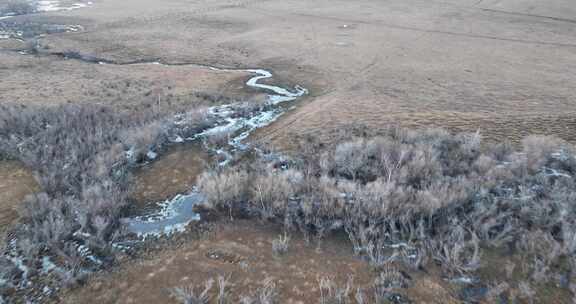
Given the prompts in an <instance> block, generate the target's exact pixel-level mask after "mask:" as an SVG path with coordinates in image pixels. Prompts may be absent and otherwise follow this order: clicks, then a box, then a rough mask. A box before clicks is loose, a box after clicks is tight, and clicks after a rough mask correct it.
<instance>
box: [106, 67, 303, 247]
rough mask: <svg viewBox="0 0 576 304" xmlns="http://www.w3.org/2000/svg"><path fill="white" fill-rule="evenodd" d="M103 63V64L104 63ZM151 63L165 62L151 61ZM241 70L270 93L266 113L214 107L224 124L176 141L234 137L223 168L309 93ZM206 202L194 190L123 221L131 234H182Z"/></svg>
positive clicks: (253, 84) (252, 84) (211, 111)
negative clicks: (197, 207) (288, 104)
mask: <svg viewBox="0 0 576 304" xmlns="http://www.w3.org/2000/svg"><path fill="white" fill-rule="evenodd" d="M100 63H101V64H102V62H100ZM151 64H161V63H159V62H151ZM210 69H213V70H219V71H226V70H225V69H218V68H214V67H210ZM235 71H238V70H235ZM241 71H245V72H248V73H251V74H254V75H255V76H253V77H252V78H250V79H249V80H248V81H247V82H246V86H248V87H251V88H255V89H259V90H264V91H268V94H267V100H266V103H267V107H266V110H262V111H259V112H256V113H254V114H252V115H251V116H249V117H237V115H236V114H237V113H236V112H235V111H234V107H233V105H231V104H227V105H220V106H214V107H211V108H210V109H209V110H208V114H209V115H213V116H215V117H218V118H219V119H220V121H222V123H220V124H218V125H216V126H214V127H212V128H210V129H207V130H205V131H203V132H201V133H198V134H196V135H194V136H192V137H189V138H186V139H181V138H179V139H178V140H176V141H175V142H182V141H193V140H197V139H199V138H201V137H204V136H210V135H212V134H218V133H220V132H227V133H229V134H234V135H233V136H232V137H231V138H230V140H229V141H228V147H226V148H222V149H219V150H217V151H215V152H216V153H217V154H220V155H223V156H224V161H222V162H220V165H221V166H225V165H226V164H227V163H228V162H229V161H230V160H231V159H232V157H233V155H234V153H235V152H236V151H239V150H245V149H247V148H248V144H245V143H243V141H244V139H246V138H247V137H248V136H249V135H250V134H251V133H252V132H253V131H254V130H256V129H258V128H261V127H265V126H267V125H269V124H270V123H272V122H274V121H275V120H276V119H277V118H278V117H280V116H281V115H282V114H284V113H285V108H284V107H282V104H283V103H285V102H290V101H294V100H296V99H298V98H299V97H302V96H304V95H306V94H307V93H308V90H307V89H305V88H303V87H301V86H295V87H294V88H293V89H287V88H283V87H280V86H275V85H269V84H262V83H260V81H261V80H264V79H268V78H271V77H272V76H273V75H272V73H271V72H269V71H266V70H262V69H248V70H241ZM176 119H178V118H176ZM152 153H154V152H152ZM202 200H203V197H202V195H201V194H200V193H199V192H198V191H196V189H192V190H191V192H190V193H188V194H185V195H180V194H179V195H177V196H176V197H174V198H173V199H170V200H167V201H164V202H159V203H156V204H157V206H158V207H159V208H157V209H156V210H157V211H156V212H153V213H152V214H147V215H144V216H136V217H131V218H125V219H123V222H124V223H125V224H126V226H127V228H128V231H130V232H132V233H135V234H136V235H138V236H139V237H142V238H146V237H149V236H161V235H170V234H173V233H176V232H181V231H183V230H184V229H185V228H186V226H187V225H188V224H189V223H190V222H192V221H195V220H199V219H200V215H199V214H197V213H195V212H194V205H195V204H198V203H199V202H201V201H202Z"/></svg>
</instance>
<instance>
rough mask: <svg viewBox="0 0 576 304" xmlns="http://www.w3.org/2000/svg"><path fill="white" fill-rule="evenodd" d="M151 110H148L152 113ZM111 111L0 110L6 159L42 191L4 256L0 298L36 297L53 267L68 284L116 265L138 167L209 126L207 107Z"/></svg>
mask: <svg viewBox="0 0 576 304" xmlns="http://www.w3.org/2000/svg"><path fill="white" fill-rule="evenodd" d="M145 109H146V108H145ZM148 109H149V110H142V111H140V112H131V111H118V110H115V109H112V108H109V107H103V106H86V105H83V106H78V105H72V104H67V105H60V106H55V107H29V106H23V105H3V106H1V107H0V155H2V156H3V157H4V158H13V159H18V160H20V161H21V162H22V163H24V164H25V165H26V166H27V167H28V168H30V169H32V170H33V171H34V174H35V177H36V179H37V181H38V183H39V184H40V186H41V189H42V192H41V193H37V194H35V195H32V196H29V197H28V198H27V199H26V201H25V202H24V204H23V208H22V212H21V224H20V225H18V226H17V227H15V229H14V231H13V232H12V233H11V235H10V238H9V239H8V240H7V242H6V243H7V245H6V248H4V249H3V256H1V257H0V268H1V269H0V273H1V274H0V295H2V294H5V293H8V292H14V291H15V290H20V291H24V292H28V291H29V292H32V291H33V290H34V288H30V286H29V284H31V281H30V279H31V278H34V277H37V276H36V275H37V274H39V273H40V272H41V270H42V268H46V265H47V264H48V265H49V266H50V265H52V264H53V266H54V267H51V268H56V269H57V271H55V273H57V274H58V276H60V277H59V278H57V281H59V282H60V283H62V284H63V285H74V284H75V283H78V282H79V281H81V280H82V278H83V277H84V275H85V274H86V273H87V271H91V270H96V269H101V268H103V267H106V266H109V265H111V264H112V263H113V262H114V257H115V254H114V253H115V250H114V248H113V246H112V244H113V242H114V240H116V239H117V238H118V237H119V236H120V234H121V231H122V230H121V228H122V225H121V223H120V221H119V219H120V217H121V215H122V212H123V208H124V207H125V206H126V202H127V196H128V194H129V191H130V183H129V181H130V170H129V169H130V168H131V167H132V166H135V165H137V164H138V163H139V162H141V161H144V160H146V157H147V154H149V153H148V152H149V151H158V150H159V149H162V147H163V146H165V145H166V144H168V143H169V142H170V141H174V140H175V138H176V137H184V138H186V137H187V136H191V135H192V134H196V133H198V132H200V131H201V130H202V129H203V128H205V127H207V126H208V125H209V124H210V123H209V121H208V120H209V119H208V117H207V116H206V115H204V114H203V113H204V110H202V109H200V110H197V111H191V112H184V113H180V114H178V115H177V119H174V115H173V114H172V115H168V116H167V115H164V114H162V113H158V112H155V111H153V110H151V109H152V108H148Z"/></svg>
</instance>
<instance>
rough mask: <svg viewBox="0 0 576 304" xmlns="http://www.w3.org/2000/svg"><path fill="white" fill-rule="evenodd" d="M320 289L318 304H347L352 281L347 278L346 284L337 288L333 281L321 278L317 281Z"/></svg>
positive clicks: (350, 293)
mask: <svg viewBox="0 0 576 304" xmlns="http://www.w3.org/2000/svg"><path fill="white" fill-rule="evenodd" d="M318 284H319V289H320V300H319V303H320V304H347V303H350V297H351V295H352V288H353V286H352V285H353V280H352V278H351V277H350V278H348V280H347V281H346V284H344V285H342V286H339V285H338V284H337V283H336V282H334V280H333V279H331V278H327V277H323V278H320V279H319V281H318Z"/></svg>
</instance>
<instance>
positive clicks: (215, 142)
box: [204, 130, 232, 149]
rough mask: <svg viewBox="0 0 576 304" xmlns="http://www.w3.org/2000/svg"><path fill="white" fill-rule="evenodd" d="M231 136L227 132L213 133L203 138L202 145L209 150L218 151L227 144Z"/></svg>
mask: <svg viewBox="0 0 576 304" xmlns="http://www.w3.org/2000/svg"><path fill="white" fill-rule="evenodd" d="M231 136H232V134H231V132H230V131H228V130H223V131H220V132H214V133H211V134H209V135H207V136H206V137H205V139H204V143H205V144H206V145H207V146H208V147H210V148H211V149H220V148H222V147H225V146H226V145H227V144H228V142H229V141H230V137H231Z"/></svg>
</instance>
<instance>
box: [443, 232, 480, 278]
mask: <svg viewBox="0 0 576 304" xmlns="http://www.w3.org/2000/svg"><path fill="white" fill-rule="evenodd" d="M466 235H467V233H466V231H465V229H464V228H462V227H460V226H456V227H455V228H454V229H453V230H452V232H451V233H450V234H449V235H448V236H447V237H446V238H444V239H443V240H442V241H440V242H439V244H438V245H437V246H438V247H437V248H436V250H437V251H436V252H434V258H435V259H436V260H437V261H439V262H440V264H441V266H442V268H443V269H444V271H445V272H446V273H447V274H450V275H465V274H467V273H470V272H473V271H475V270H477V269H478V268H479V267H480V257H481V255H480V244H479V240H478V238H477V237H476V235H475V234H474V233H470V237H467V236H466Z"/></svg>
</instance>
